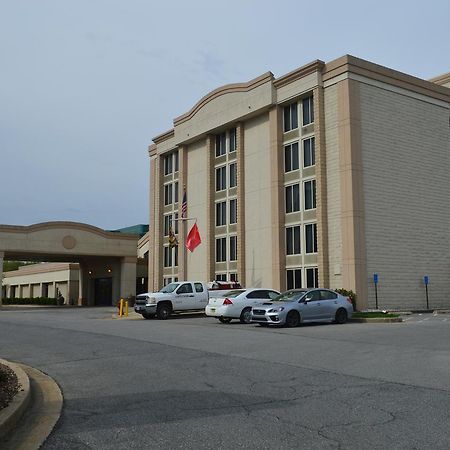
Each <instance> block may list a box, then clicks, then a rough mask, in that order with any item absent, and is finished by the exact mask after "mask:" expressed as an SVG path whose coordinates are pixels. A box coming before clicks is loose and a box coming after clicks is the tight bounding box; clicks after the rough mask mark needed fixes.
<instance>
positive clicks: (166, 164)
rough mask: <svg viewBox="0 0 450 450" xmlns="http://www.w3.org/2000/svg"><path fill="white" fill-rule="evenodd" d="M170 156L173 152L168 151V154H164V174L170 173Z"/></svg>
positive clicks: (171, 169)
mask: <svg viewBox="0 0 450 450" xmlns="http://www.w3.org/2000/svg"><path fill="white" fill-rule="evenodd" d="M172 157H173V154H172V153H170V154H169V155H166V156H164V175H169V174H171V173H172V171H173V168H172Z"/></svg>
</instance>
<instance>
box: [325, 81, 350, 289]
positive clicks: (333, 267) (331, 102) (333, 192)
mask: <svg viewBox="0 0 450 450" xmlns="http://www.w3.org/2000/svg"><path fill="white" fill-rule="evenodd" d="M324 103H325V142H326V151H325V154H326V178H327V200H326V203H327V208H328V209H327V212H328V214H327V220H328V222H327V225H328V227H327V228H328V261H329V271H330V272H329V279H330V286H329V287H330V288H332V289H337V288H342V287H345V286H343V285H342V226H341V221H342V217H341V182H340V174H339V172H340V167H339V133H338V86H337V85H333V86H330V87H328V88H326V89H325V92H324Z"/></svg>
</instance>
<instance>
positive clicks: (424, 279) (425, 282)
mask: <svg viewBox="0 0 450 450" xmlns="http://www.w3.org/2000/svg"><path fill="white" fill-rule="evenodd" d="M428 282H429V280H428V275H425V276H424V277H423V283H424V284H425V286H426V285H427V284H428Z"/></svg>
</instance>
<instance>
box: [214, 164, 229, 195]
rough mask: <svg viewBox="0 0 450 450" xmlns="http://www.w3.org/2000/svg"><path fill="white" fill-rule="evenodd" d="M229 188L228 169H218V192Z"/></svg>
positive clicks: (224, 167)
mask: <svg viewBox="0 0 450 450" xmlns="http://www.w3.org/2000/svg"><path fill="white" fill-rule="evenodd" d="M226 188H227V167H226V166H223V167H219V168H217V169H216V191H223V190H224V189H226Z"/></svg>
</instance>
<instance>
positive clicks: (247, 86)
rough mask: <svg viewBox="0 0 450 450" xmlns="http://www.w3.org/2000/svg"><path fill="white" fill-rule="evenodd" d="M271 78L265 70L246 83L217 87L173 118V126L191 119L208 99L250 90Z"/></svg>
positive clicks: (271, 75) (271, 74)
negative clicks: (187, 109)
mask: <svg viewBox="0 0 450 450" xmlns="http://www.w3.org/2000/svg"><path fill="white" fill-rule="evenodd" d="M273 79H274V76H273V73H272V72H266V73H264V74H263V75H261V76H259V77H257V78H254V79H253V80H250V81H249V82H247V83H234V84H227V85H225V86H222V87H220V88H217V89H215V90H214V91H211V92H210V93H209V94H207V95H205V96H204V97H202V98H201V99H200V100H199V101H198V102H197V103H196V104H195V105H194V106H193V107H192V108H191V109H190V110H189V111H188V112H187V113H185V114H183V115H181V116H179V117H177V118H175V119H174V121H173V123H174V125H175V126H177V125H179V124H181V123H183V122H186V121H188V120H190V119H192V117H194V116H195V114H196V113H197V112H198V111H199V110H200V109H201V108H203V107H204V106H205V105H206V104H207V103H209V102H210V101H212V100H214V99H215V98H217V97H220V96H221V95H225V94H231V93H235V92H248V91H251V90H252V89H255V88H257V87H258V86H261V85H262V84H265V83H267V82H269V81H273Z"/></svg>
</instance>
